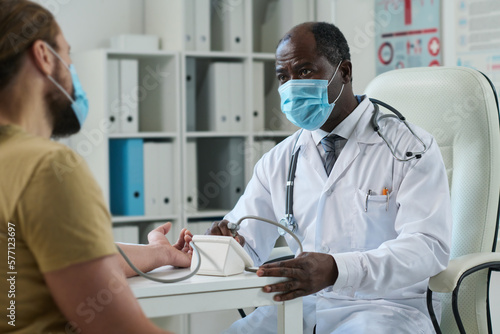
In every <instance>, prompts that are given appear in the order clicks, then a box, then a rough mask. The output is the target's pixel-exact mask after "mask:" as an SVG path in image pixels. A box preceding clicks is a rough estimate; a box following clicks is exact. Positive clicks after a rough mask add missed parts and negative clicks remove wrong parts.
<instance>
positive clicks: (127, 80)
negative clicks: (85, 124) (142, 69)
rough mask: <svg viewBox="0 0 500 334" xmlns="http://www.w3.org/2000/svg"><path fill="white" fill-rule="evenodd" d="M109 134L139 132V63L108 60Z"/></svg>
mask: <svg viewBox="0 0 500 334" xmlns="http://www.w3.org/2000/svg"><path fill="white" fill-rule="evenodd" d="M107 78H108V95H107V96H108V99H109V100H108V102H109V103H108V106H109V108H108V110H109V124H110V127H109V133H134V132H137V131H139V118H138V115H139V96H138V85H139V62H138V60H137V59H108V75H107Z"/></svg>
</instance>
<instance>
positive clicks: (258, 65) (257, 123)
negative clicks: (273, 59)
mask: <svg viewBox="0 0 500 334" xmlns="http://www.w3.org/2000/svg"><path fill="white" fill-rule="evenodd" d="M264 86H265V82H264V62H262V61H256V62H254V63H253V109H252V120H253V131H256V132H258V131H264V111H265V109H264Z"/></svg>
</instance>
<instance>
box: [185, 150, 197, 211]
mask: <svg viewBox="0 0 500 334" xmlns="http://www.w3.org/2000/svg"><path fill="white" fill-rule="evenodd" d="M184 152H185V154H186V166H185V171H186V176H185V177H186V182H185V185H186V186H185V187H186V188H185V189H184V193H185V194H186V199H185V203H186V211H188V212H196V211H197V210H198V174H197V173H198V169H197V159H196V141H194V140H188V141H187V142H186V148H185V151H184Z"/></svg>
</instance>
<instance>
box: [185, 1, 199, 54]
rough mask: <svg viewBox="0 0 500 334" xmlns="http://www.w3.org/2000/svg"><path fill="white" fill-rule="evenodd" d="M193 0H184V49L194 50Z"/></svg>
mask: <svg viewBox="0 0 500 334" xmlns="http://www.w3.org/2000/svg"><path fill="white" fill-rule="evenodd" d="M195 12H196V7H195V0H184V49H185V50H186V51H194V50H196V21H195V15H196V14H195Z"/></svg>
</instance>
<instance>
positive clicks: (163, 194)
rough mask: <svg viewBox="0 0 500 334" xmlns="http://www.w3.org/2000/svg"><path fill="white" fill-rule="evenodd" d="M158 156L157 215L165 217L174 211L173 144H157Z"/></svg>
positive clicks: (174, 162)
mask: <svg viewBox="0 0 500 334" xmlns="http://www.w3.org/2000/svg"><path fill="white" fill-rule="evenodd" d="M156 146H157V155H158V165H157V166H158V174H157V176H158V181H157V182H158V189H159V196H158V199H159V202H158V206H159V209H160V210H159V211H160V212H159V213H160V215H163V216H166V215H169V214H172V213H174V211H175V203H176V201H175V199H176V196H175V164H176V161H175V156H174V144H173V143H169V142H161V143H157V144H156Z"/></svg>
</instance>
